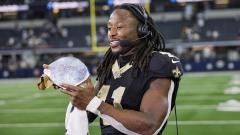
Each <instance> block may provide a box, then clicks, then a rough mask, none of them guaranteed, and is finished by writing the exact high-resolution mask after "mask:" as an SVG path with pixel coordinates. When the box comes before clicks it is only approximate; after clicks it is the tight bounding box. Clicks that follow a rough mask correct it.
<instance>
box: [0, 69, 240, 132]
mask: <svg viewBox="0 0 240 135" xmlns="http://www.w3.org/2000/svg"><path fill="white" fill-rule="evenodd" d="M37 81H38V79H6V80H5V79H4V80H0V135H63V134H64V118H65V109H66V107H67V104H68V100H69V98H68V96H66V95H64V94H62V93H60V92H59V91H58V90H54V89H49V90H46V91H39V90H38V89H37V86H36V84H37ZM232 87H240V72H221V73H220V72H219V73H189V74H185V76H184V77H183V78H182V81H181V84H180V88H179V93H178V97H177V117H178V130H179V135H239V134H240V128H239V127H240V106H236V105H235V106H234V104H230V105H231V106H233V107H232V108H230V109H228V110H232V111H226V110H227V109H226V108H225V109H224V108H219V106H218V105H219V104H220V103H223V102H226V101H228V100H230V99H235V100H240V94H239V93H238V94H224V90H225V89H227V88H232ZM236 93H237V92H236ZM223 107H224V106H223ZM99 131H100V129H99V124H98V119H97V120H96V121H95V122H93V123H92V124H91V125H90V133H91V135H100V132H99ZM176 132H177V130H176V124H175V115H174V111H173V113H172V114H171V116H170V120H169V122H168V125H167V127H166V130H165V132H164V134H163V135H176Z"/></svg>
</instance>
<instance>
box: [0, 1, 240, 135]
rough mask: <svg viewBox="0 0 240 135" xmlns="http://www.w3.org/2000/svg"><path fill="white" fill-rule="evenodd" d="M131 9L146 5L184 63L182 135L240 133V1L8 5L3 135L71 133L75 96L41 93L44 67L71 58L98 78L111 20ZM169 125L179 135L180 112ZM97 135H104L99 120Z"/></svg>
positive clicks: (0, 76)
mask: <svg viewBox="0 0 240 135" xmlns="http://www.w3.org/2000/svg"><path fill="white" fill-rule="evenodd" d="M124 2H131V3H141V4H142V5H144V6H145V8H146V9H147V10H148V11H149V13H150V14H151V16H152V17H153V19H154V20H155V21H156V23H157V24H158V26H159V30H160V32H161V33H162V34H163V35H164V37H165V39H166V48H167V51H170V52H172V53H173V54H175V55H177V56H178V57H179V58H180V59H181V62H182V64H183V68H184V70H185V76H184V77H183V79H182V84H181V85H180V89H179V96H178V98H177V108H178V109H177V114H178V120H179V122H178V126H179V127H178V128H179V134H180V135H198V134H199V135H202V134H206V135H213V134H218V135H225V134H229V135H230V134H231V135H238V134H239V133H240V129H239V128H238V127H239V126H240V113H239V111H240V103H239V99H240V97H239V94H240V72H239V71H240V1H239V0H131V1H130V0H78V1H77V0H75V1H74V0H1V1H0V135H19V134H25V135H55V134H56V135H57V134H64V117H65V108H66V106H67V103H68V97H67V96H65V95H62V94H61V93H60V92H58V91H54V90H48V91H44V92H42V91H38V90H37V88H36V84H37V81H38V78H39V77H40V76H41V74H42V71H43V69H42V64H44V63H51V62H53V61H54V60H56V59H57V58H59V57H61V56H69V55H71V56H75V57H78V58H79V59H81V60H82V61H83V62H84V63H85V64H86V65H87V67H88V69H89V71H90V72H91V74H92V75H93V76H94V75H96V68H97V66H98V63H99V62H100V60H101V59H102V57H103V55H104V53H105V51H106V49H107V48H108V40H107V25H106V23H107V21H108V17H109V15H110V13H111V11H112V8H113V6H114V5H116V4H120V3H124ZM93 80H94V78H93ZM168 125H169V126H167V129H166V131H165V133H164V134H165V135H173V134H176V132H177V129H176V126H175V116H174V113H173V114H172V115H171V117H170V122H169V123H168ZM90 132H91V134H94V135H95V134H96V135H98V134H100V133H99V125H98V122H97V121H96V122H94V123H93V124H91V126H90Z"/></svg>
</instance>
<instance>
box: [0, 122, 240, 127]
mask: <svg viewBox="0 0 240 135" xmlns="http://www.w3.org/2000/svg"><path fill="white" fill-rule="evenodd" d="M168 125H170V126H175V121H169V122H168ZM178 125H180V126H201V125H203V126H208V125H209V126H221V125H240V120H199V121H178ZM90 126H93V127H94V126H99V123H98V122H93V123H91V124H90ZM53 127H64V122H62V123H61V122H53V123H5V124H0V128H53Z"/></svg>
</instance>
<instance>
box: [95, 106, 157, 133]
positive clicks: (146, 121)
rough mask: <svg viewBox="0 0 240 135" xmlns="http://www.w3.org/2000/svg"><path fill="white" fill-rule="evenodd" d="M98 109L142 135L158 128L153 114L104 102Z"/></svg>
mask: <svg viewBox="0 0 240 135" xmlns="http://www.w3.org/2000/svg"><path fill="white" fill-rule="evenodd" d="M98 110H99V111H100V113H101V114H104V115H107V116H110V117H112V118H113V119H115V120H116V121H117V122H120V123H121V124H122V125H123V126H124V127H125V128H127V129H128V130H130V131H133V132H135V133H138V134H142V135H149V134H153V133H154V131H155V130H156V129H157V128H158V122H157V121H156V119H153V117H152V116H151V114H149V113H146V112H145V113H144V112H141V111H134V110H127V109H124V110H120V109H116V108H114V107H113V106H112V105H109V104H107V103H104V102H103V103H102V104H101V105H100V106H99V108H98Z"/></svg>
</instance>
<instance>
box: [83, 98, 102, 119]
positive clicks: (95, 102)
mask: <svg viewBox="0 0 240 135" xmlns="http://www.w3.org/2000/svg"><path fill="white" fill-rule="evenodd" d="M101 103H102V100H101V99H99V98H98V97H96V96H95V97H94V98H93V99H92V100H91V101H90V102H89V103H88V105H87V107H86V110H88V111H90V112H92V113H94V114H97V115H98V114H99V111H98V107H99V106H100V105H101Z"/></svg>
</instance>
